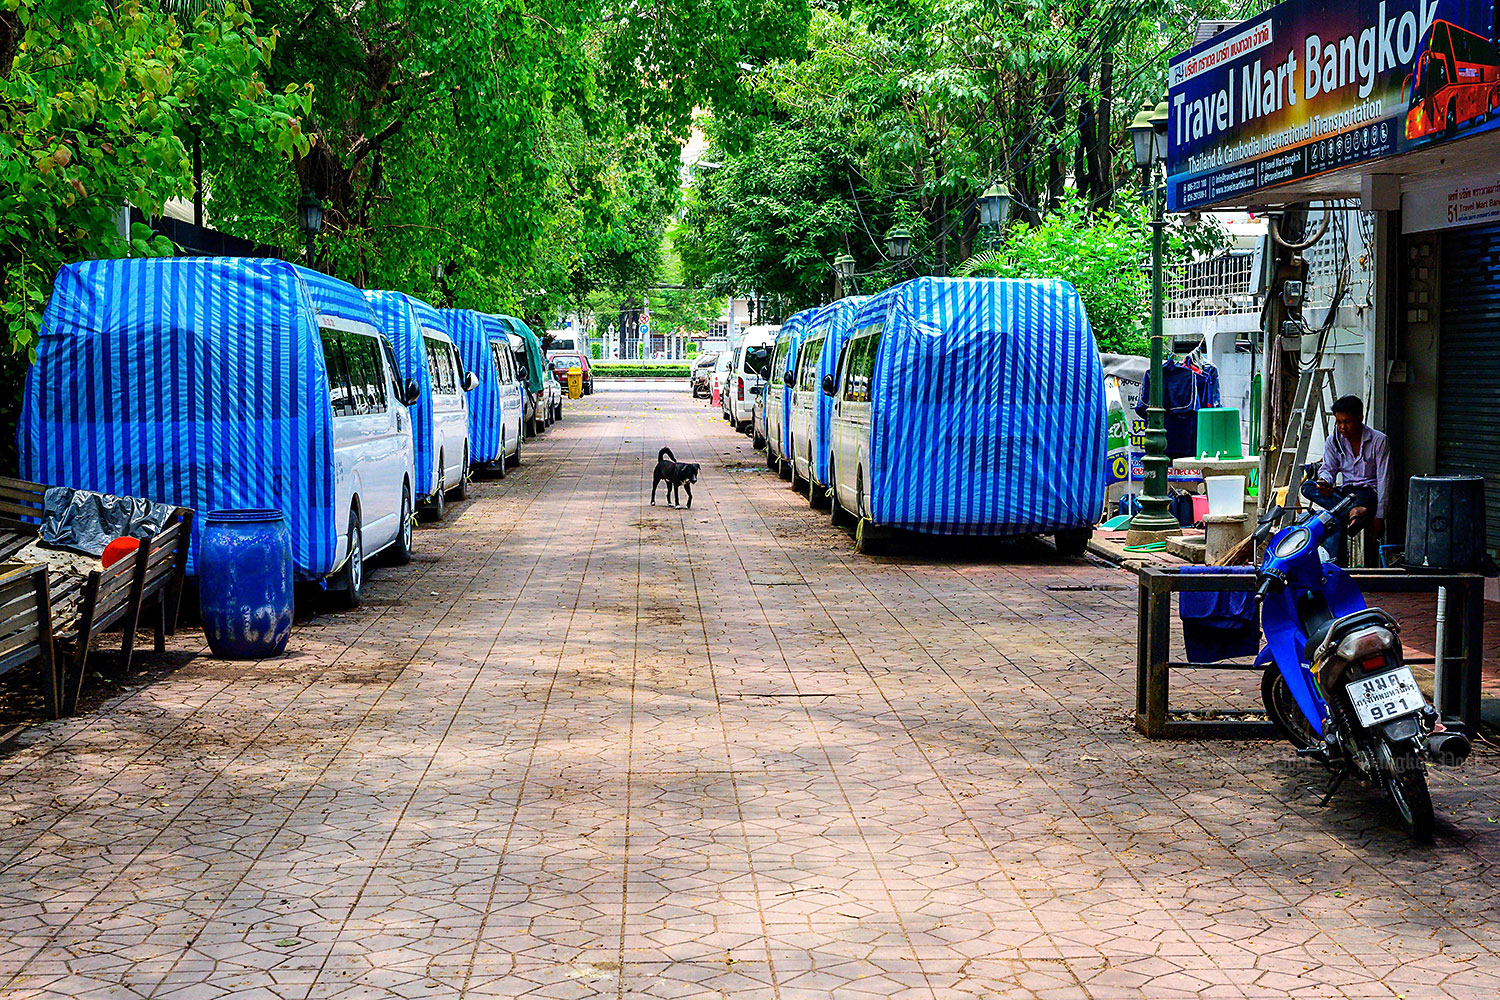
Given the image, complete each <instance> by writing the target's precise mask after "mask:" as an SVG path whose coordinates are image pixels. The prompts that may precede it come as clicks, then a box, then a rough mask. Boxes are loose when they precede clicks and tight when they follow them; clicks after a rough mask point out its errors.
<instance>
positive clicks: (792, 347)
mask: <svg viewBox="0 0 1500 1000" xmlns="http://www.w3.org/2000/svg"><path fill="white" fill-rule="evenodd" d="M817 313H818V310H817V309H816V308H813V309H804V310H802V311H801V312H799V313H793V314H792V316H791V318H789V319H788V320H787V321H786V322H785V323H783V324H781V333H782V334H790V335H791V342H790V344H788V346H787V354H786V358H785V359H784V360H783V362H782V365H781V371H776V372H772V373H771V378H772V380H773V381H774V384H775V385H777V386H780V389H779V391H780V393H781V411H780V413H779V414H777V415H776V419H778V420H780V421H781V436H780V437H779V438H777V440H778V441H780V442H781V450H782V452H786V450H787V442H788V441H790V440H791V439H792V391H791V389H789V388H788V387H787V386H786V384H785V382H784V381H783V376H785V375H789V374H795V372H796V368H797V350H798V348H800V347H801V346H802V341H803V338H805V337H806V336H807V321H808V320H810V319H812V318H813V317H814V316H815V315H817ZM777 339H780V334H778V335H777ZM766 419H768V420H769V419H771V415H769V414H768V415H767V417H766Z"/></svg>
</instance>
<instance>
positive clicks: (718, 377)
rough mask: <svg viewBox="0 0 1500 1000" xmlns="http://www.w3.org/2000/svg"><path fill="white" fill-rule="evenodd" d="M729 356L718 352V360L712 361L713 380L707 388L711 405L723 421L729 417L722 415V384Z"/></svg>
mask: <svg viewBox="0 0 1500 1000" xmlns="http://www.w3.org/2000/svg"><path fill="white" fill-rule="evenodd" d="M731 356H732V355H731V354H730V352H729V351H727V350H725V351H720V352H719V357H718V359H717V360H715V361H714V380H713V384H712V385H711V386H710V387H709V396H708V398H709V399H710V400H711V401H712V403H713V405H714V406H717V407H718V408H719V414H720V415H721V416H723V417H724V419H725V420H728V419H729V416H728V414H726V413H724V382H725V380H726V379H727V378H728V376H729V359H730V357H731Z"/></svg>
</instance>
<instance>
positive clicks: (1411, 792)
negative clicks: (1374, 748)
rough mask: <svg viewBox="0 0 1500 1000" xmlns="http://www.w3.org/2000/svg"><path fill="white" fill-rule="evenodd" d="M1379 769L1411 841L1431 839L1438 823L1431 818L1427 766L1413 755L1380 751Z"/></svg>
mask: <svg viewBox="0 0 1500 1000" xmlns="http://www.w3.org/2000/svg"><path fill="white" fill-rule="evenodd" d="M1380 766H1381V770H1383V771H1384V772H1385V790H1386V792H1387V793H1388V794H1389V795H1390V797H1391V801H1392V802H1394V803H1395V804H1396V811H1397V812H1399V813H1400V814H1401V822H1402V824H1404V825H1405V827H1406V832H1407V833H1409V834H1410V835H1411V839H1412V840H1416V841H1421V842H1423V843H1425V842H1426V841H1429V840H1431V839H1432V831H1433V828H1434V827H1435V826H1436V825H1437V821H1436V819H1435V818H1434V816H1433V814H1432V794H1431V793H1430V792H1429V791H1428V790H1427V765H1426V764H1424V763H1423V762H1422V758H1420V757H1418V756H1417V754H1416V753H1415V752H1414V751H1411V750H1402V751H1399V752H1393V751H1392V750H1391V749H1390V747H1388V746H1384V745H1382V746H1381V748H1380Z"/></svg>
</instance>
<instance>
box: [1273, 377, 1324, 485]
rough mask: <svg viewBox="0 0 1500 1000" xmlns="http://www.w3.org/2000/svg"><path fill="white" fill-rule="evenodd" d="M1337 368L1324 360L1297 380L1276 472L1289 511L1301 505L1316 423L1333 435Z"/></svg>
mask: <svg viewBox="0 0 1500 1000" xmlns="http://www.w3.org/2000/svg"><path fill="white" fill-rule="evenodd" d="M1333 401H1334V394H1333V366H1332V365H1331V364H1325V363H1324V361H1323V359H1322V358H1321V357H1320V358H1319V359H1318V360H1317V361H1316V362H1315V363H1314V364H1313V367H1311V368H1308V369H1305V370H1303V371H1302V372H1300V373H1299V374H1298V376H1297V391H1296V393H1295V394H1294V395H1293V396H1292V411H1291V415H1290V417H1289V419H1288V420H1287V425H1286V435H1285V437H1284V438H1283V439H1282V442H1281V447H1280V449H1278V450H1277V452H1276V461H1275V465H1274V466H1273V468H1272V474H1271V486H1272V488H1273V489H1276V488H1279V487H1282V486H1286V487H1288V489H1287V494H1286V496H1287V509H1288V510H1291V509H1292V508H1293V506H1294V505H1295V504H1296V503H1297V496H1298V491H1299V490H1301V488H1302V467H1303V466H1304V465H1306V464H1307V446H1308V442H1309V441H1311V439H1312V426H1313V421H1314V420H1320V421H1321V425H1322V428H1323V434H1324V436H1325V437H1326V436H1327V435H1328V433H1329V429H1328V421H1329V418H1330V417H1332V416H1333Z"/></svg>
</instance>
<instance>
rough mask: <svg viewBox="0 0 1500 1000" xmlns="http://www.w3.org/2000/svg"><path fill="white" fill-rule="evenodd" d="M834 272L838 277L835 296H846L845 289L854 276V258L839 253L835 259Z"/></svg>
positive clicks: (838, 297) (837, 297) (839, 297)
mask: <svg viewBox="0 0 1500 1000" xmlns="http://www.w3.org/2000/svg"><path fill="white" fill-rule="evenodd" d="M833 273H834V274H835V275H837V277H838V283H837V285H838V286H837V287H836V288H835V289H834V296H833V297H834V298H835V299H841V298H843V297H844V294H845V293H844V289H845V287H846V286H847V285H848V283H849V280H850V279H851V278H853V277H854V258H853V257H851V256H849V255H848V254H846V253H844V254H839V255H838V257H836V258H834V261H833Z"/></svg>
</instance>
